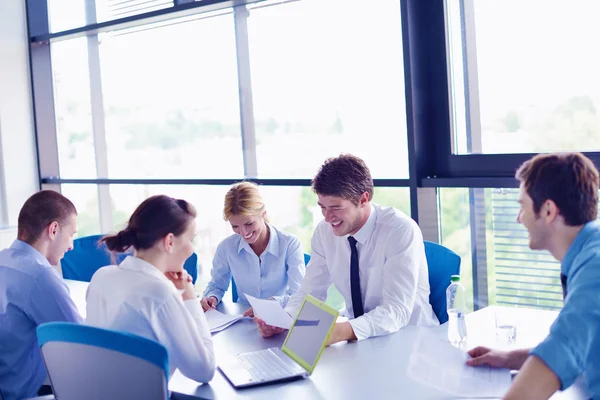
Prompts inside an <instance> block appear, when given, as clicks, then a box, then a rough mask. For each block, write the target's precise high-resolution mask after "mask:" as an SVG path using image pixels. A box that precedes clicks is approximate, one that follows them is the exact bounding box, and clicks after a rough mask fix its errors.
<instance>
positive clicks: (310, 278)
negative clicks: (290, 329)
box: [285, 227, 332, 317]
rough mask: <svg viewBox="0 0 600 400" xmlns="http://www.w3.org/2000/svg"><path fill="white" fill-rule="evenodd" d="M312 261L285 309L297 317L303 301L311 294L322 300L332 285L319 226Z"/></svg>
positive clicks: (313, 238) (315, 234)
mask: <svg viewBox="0 0 600 400" xmlns="http://www.w3.org/2000/svg"><path fill="white" fill-rule="evenodd" d="M311 248H312V250H311V252H310V261H309V262H308V265H307V266H306V274H305V275H304V279H303V280H302V283H301V284H300V288H299V289H298V291H297V292H296V293H294V294H293V295H292V296H291V297H290V299H289V301H288V303H287V306H286V307H285V311H286V312H287V313H288V314H290V315H291V316H292V317H295V316H296V315H297V314H298V312H299V311H300V307H301V306H302V301H303V300H304V297H305V296H306V295H307V294H310V295H312V296H314V297H316V298H317V299H319V300H321V301H325V300H326V299H327V289H329V286H331V282H332V279H331V274H330V273H329V269H328V268H327V260H326V259H325V252H324V251H323V246H322V243H321V240H320V237H319V233H318V227H317V229H316V230H315V233H314V235H313V237H312V241H311Z"/></svg>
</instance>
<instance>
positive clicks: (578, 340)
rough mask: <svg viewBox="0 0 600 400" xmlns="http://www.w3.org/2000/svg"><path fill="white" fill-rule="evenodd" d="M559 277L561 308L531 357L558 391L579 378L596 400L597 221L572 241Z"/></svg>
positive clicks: (599, 378)
mask: <svg viewBox="0 0 600 400" xmlns="http://www.w3.org/2000/svg"><path fill="white" fill-rule="evenodd" d="M561 273H562V274H563V275H564V276H565V277H566V293H567V295H566V297H565V305H564V307H563V309H562V310H561V312H560V313H559V314H558V317H557V318H556V321H554V324H552V327H551V328H550V334H549V335H548V337H546V339H545V340H544V341H543V342H542V343H540V344H539V345H538V346H537V347H536V348H535V349H533V351H532V352H531V354H533V355H535V356H537V357H539V358H540V359H541V360H542V361H544V363H545V364H546V365H547V366H548V368H550V369H551V370H552V372H554V374H555V375H556V376H557V377H558V379H559V380H560V385H561V389H563V390H564V389H565V388H567V387H569V386H571V384H573V382H575V380H576V379H577V377H578V376H579V375H581V374H583V377H584V379H585V381H586V383H587V385H588V388H589V391H590V394H591V395H592V398H595V399H596V398H600V221H592V222H588V223H587V224H586V225H585V226H584V227H583V229H582V230H581V231H580V232H579V234H578V235H577V236H576V237H575V240H574V241H573V243H572V244H571V246H570V247H569V250H567V253H566V254H565V257H564V259H563V260H562V263H561Z"/></svg>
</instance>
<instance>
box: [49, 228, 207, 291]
mask: <svg viewBox="0 0 600 400" xmlns="http://www.w3.org/2000/svg"><path fill="white" fill-rule="evenodd" d="M102 237H104V235H91V236H84V237H81V238H77V239H75V240H74V241H73V250H71V251H67V252H66V253H65V256H64V258H63V259H62V260H61V262H60V264H61V269H62V274H63V278H65V279H72V280H76V281H84V282H89V281H90V280H91V279H92V276H93V275H94V273H95V272H96V271H97V270H98V269H100V268H102V267H104V266H107V265H111V264H113V261H112V260H111V257H110V251H109V250H108V249H107V248H106V245H105V244H104V243H99V241H100V239H102ZM131 254H133V251H131V250H128V251H127V252H125V253H115V258H116V263H117V264H120V263H121V261H123V260H124V259H125V257H127V256H129V255H131ZM183 267H184V268H185V270H186V271H187V272H188V274H190V275H191V276H192V282H193V283H196V279H197V278H198V256H197V255H196V253H193V254H192V255H191V256H190V257H189V258H188V259H187V260H186V262H185V264H184V265H183Z"/></svg>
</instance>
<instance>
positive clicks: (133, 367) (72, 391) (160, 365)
mask: <svg viewBox="0 0 600 400" xmlns="http://www.w3.org/2000/svg"><path fill="white" fill-rule="evenodd" d="M37 337H38V343H39V346H40V348H41V351H42V357H43V359H44V363H45V364H46V369H47V371H48V377H49V378H50V382H51V384H52V391H53V392H54V396H55V397H56V398H57V399H60V400H81V399H87V400H101V399H102V400H104V399H168V396H169V393H168V380H169V354H168V352H167V349H166V348H165V347H164V346H163V345H161V344H160V343H157V342H155V341H153V340H150V339H146V338H144V337H141V336H136V335H132V334H129V333H125V332H118V331H112V330H108V329H101V328H95V327H92V326H87V325H79V324H73V323H69V322H50V323H47V324H42V325H40V326H39V327H38V328H37Z"/></svg>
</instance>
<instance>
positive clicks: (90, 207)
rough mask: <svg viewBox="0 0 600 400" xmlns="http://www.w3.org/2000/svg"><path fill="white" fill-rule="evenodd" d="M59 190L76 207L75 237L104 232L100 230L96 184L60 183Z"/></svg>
mask: <svg viewBox="0 0 600 400" xmlns="http://www.w3.org/2000/svg"><path fill="white" fill-rule="evenodd" d="M60 190H61V193H62V194H63V195H64V196H65V197H66V198H68V199H69V200H71V201H72V202H73V204H74V205H75V208H76V209H77V234H76V236H77V237H83V236H89V235H98V234H100V233H106V232H102V231H101V230H100V209H99V207H98V186H96V185H73V184H69V185H67V184H62V185H61V188H60Z"/></svg>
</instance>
